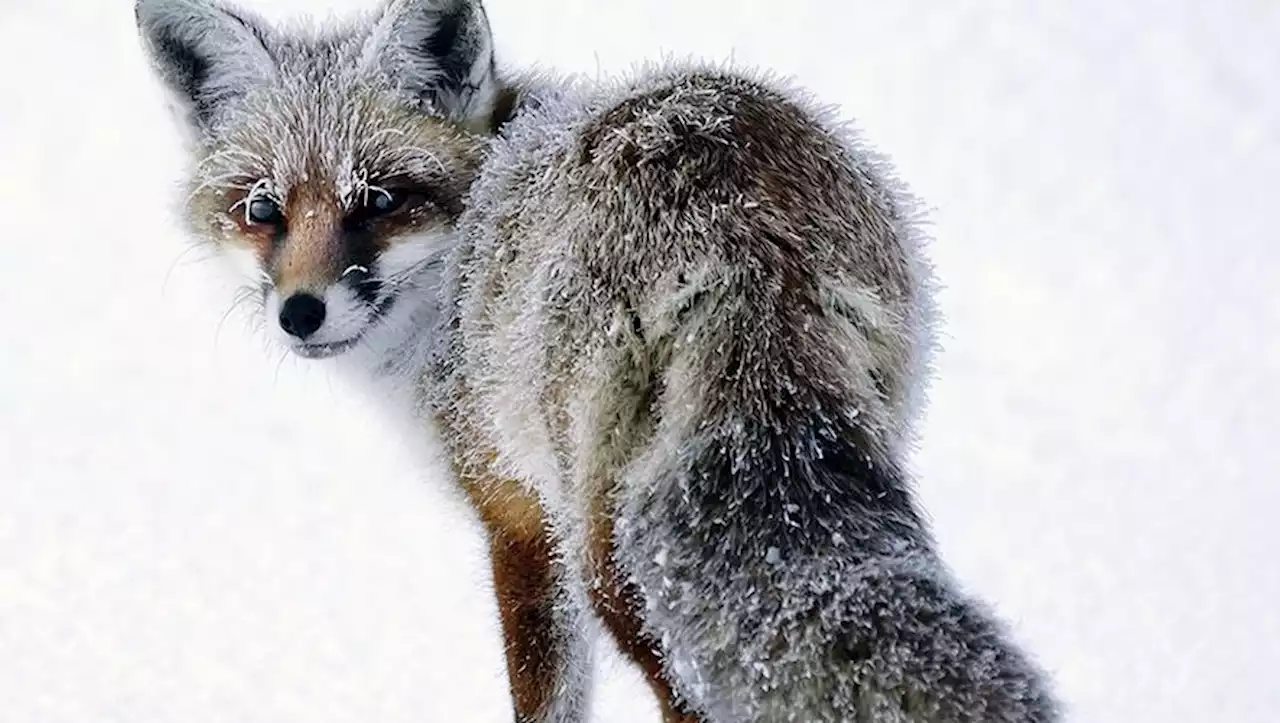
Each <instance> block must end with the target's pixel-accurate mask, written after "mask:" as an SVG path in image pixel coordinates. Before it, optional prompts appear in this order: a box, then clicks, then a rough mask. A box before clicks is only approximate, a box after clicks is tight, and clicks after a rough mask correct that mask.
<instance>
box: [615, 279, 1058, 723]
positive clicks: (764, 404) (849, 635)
mask: <svg viewBox="0 0 1280 723" xmlns="http://www.w3.org/2000/svg"><path fill="white" fill-rule="evenodd" d="M779 268H780V267H779V266H778V265H772V266H771V265H767V264H753V263H749V262H744V263H740V264H734V265H731V266H730V267H729V268H724V269H721V270H720V271H718V272H717V274H716V278H713V279H707V280H705V281H704V283H703V284H702V286H703V288H702V290H701V291H699V292H698V293H696V294H695V295H694V297H693V299H694V300H693V301H692V302H690V305H689V308H687V309H685V310H683V311H682V312H681V317H680V321H679V324H678V327H677V328H676V330H674V331H673V332H672V333H671V339H670V347H669V355H668V356H667V360H668V364H667V366H666V373H665V374H664V380H665V382H664V384H665V386H664V388H663V390H662V392H661V398H660V399H659V401H658V409H659V423H658V428H657V430H656V433H655V437H654V440H653V443H652V445H651V446H650V448H649V449H648V450H647V451H646V452H645V453H644V454H643V455H641V457H640V458H639V459H637V460H636V461H635V462H634V463H633V464H632V465H631V466H630V467H629V468H628V469H627V470H626V475H627V482H626V484H624V485H623V497H622V499H621V500H620V509H619V511H620V521H619V524H618V528H617V538H616V540H615V543H616V545H617V557H618V561H619V563H620V564H621V565H622V567H623V568H624V570H625V572H626V573H627V574H628V575H629V577H630V578H631V579H632V580H633V581H634V583H635V584H636V586H637V588H638V590H639V591H640V594H641V596H642V597H643V598H644V602H645V604H646V606H647V610H646V612H645V613H644V615H645V623H646V625H647V627H648V628H649V630H650V632H651V634H652V635H653V636H654V638H655V639H658V640H660V641H661V643H662V646H663V649H664V651H665V653H666V656H667V657H666V665H667V667H668V669H669V671H670V673H671V674H672V677H673V678H675V679H676V680H678V681H679V684H678V687H679V688H680V692H681V694H682V695H683V696H685V697H686V698H687V699H688V700H689V702H690V703H692V704H693V706H694V707H696V708H698V709H700V710H701V711H702V712H703V714H704V715H705V716H707V717H708V719H709V720H711V721H715V722H718V723H749V722H763V721H806V722H813V723H834V722H836V721H876V722H877V723H879V722H881V721H901V722H903V723H908V722H909V723H926V722H928V723H943V722H946V723H952V722H955V723H961V722H963V723H977V722H979V721H983V722H992V723H994V722H1001V723H1014V722H1017V723H1029V722H1033V721H1034V722H1037V723H1041V722H1046V721H1053V720H1056V719H1057V713H1056V710H1055V709H1056V705H1055V703H1054V701H1053V699H1052V696H1051V694H1050V692H1049V691H1048V686H1047V683H1046V682H1045V680H1044V679H1043V677H1042V675H1041V673H1040V672H1039V670H1038V669H1037V668H1036V666H1035V665H1034V663H1032V662H1030V661H1029V659H1028V658H1027V657H1026V656H1025V655H1024V654H1023V653H1022V652H1021V651H1020V650H1019V648H1018V647H1017V646H1016V645H1015V644H1014V643H1013V642H1012V641H1011V639H1010V637H1009V636H1008V634H1007V633H1006V631H1005V629H1004V628H1003V626H1002V625H1001V623H999V622H998V621H997V619H996V618H995V617H994V616H992V615H991V614H990V613H989V612H988V611H987V610H986V609H985V608H984V606H983V605H982V604H981V603H979V602H978V601H975V600H974V599H972V598H970V597H967V596H966V595H964V594H963V593H961V592H960V591H959V589H958V588H957V586H956V585H955V584H954V582H953V581H952V580H951V578H950V576H949V573H948V572H947V571H946V569H945V568H944V566H943V565H942V564H941V563H940V562H939V560H938V558H937V556H936V554H935V552H934V546H933V543H932V540H931V538H930V535H929V533H928V532H927V530H926V528H925V525H924V523H923V522H922V520H921V518H920V516H919V515H918V513H917V511H916V509H915V506H914V504H913V501H912V499H911V495H910V492H909V489H908V485H907V481H906V479H905V475H904V473H903V471H902V469H901V465H900V462H899V460H898V459H897V458H896V456H897V454H898V452H896V451H895V449H894V445H892V444H888V443H886V442H885V441H884V440H885V439H886V438H888V437H890V436H891V435H890V433H889V430H887V429H886V428H885V427H886V425H889V424H892V414H891V413H890V412H888V411H886V410H885V409H884V408H883V406H882V405H881V404H882V402H883V399H882V396H883V395H881V397H877V395H876V393H874V392H872V391H869V390H873V389H874V388H875V386H876V385H875V383H874V378H875V377H876V374H875V373H874V366H875V364H874V361H875V360H874V359H873V358H871V357H870V356H868V355H869V354H871V352H870V351H869V347H868V346H867V345H866V344H861V345H860V344H857V343H852V342H851V341H850V340H853V339H863V340H864V341H865V329H862V328H860V325H859V322H858V320H857V319H853V318H850V317H849V316H848V315H846V314H844V313H842V312H841V311H840V310H839V309H835V308H833V307H830V306H829V305H824V303H823V302H822V299H823V298H824V296H826V295H827V294H826V292H825V291H824V290H823V289H822V288H820V282H819V280H818V279H817V278H816V276H815V277H812V278H802V277H796V278H792V279H779V278H778V274H779V271H778V269H779ZM860 355H861V356H860ZM878 400H879V401H878ZM877 405H881V406H877Z"/></svg>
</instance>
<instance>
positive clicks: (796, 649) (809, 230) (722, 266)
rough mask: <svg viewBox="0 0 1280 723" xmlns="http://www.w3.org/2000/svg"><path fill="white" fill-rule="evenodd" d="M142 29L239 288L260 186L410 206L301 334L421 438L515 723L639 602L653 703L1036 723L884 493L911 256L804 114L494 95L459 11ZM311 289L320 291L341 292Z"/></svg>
mask: <svg viewBox="0 0 1280 723" xmlns="http://www.w3.org/2000/svg"><path fill="white" fill-rule="evenodd" d="M441 13H445V15H441ZM139 20H140V25H141V27H142V29H143V34H144V37H146V38H147V39H148V47H150V48H151V50H152V54H153V58H155V59H156V61H157V63H158V65H159V68H160V74H161V77H162V78H164V79H165V80H166V82H167V83H168V87H169V88H170V89H171V90H173V91H174V92H175V96H176V97H177V98H179V106H180V107H181V108H185V109H186V112H187V114H188V115H187V117H188V121H189V123H188V125H189V127H190V128H191V129H192V130H193V137H194V139H195V140H194V145H193V151H194V152H195V155H196V158H197V161H198V165H197V169H198V170H197V172H196V173H195V174H193V181H192V185H193V189H194V190H193V191H192V197H191V201H190V203H189V207H188V209H189V210H188V215H189V217H190V219H191V226H192V228H193V230H194V231H195V232H196V233H197V235H199V236H201V237H202V238H206V239H211V240H212V241H214V242H215V243H217V244H219V246H220V247H222V248H226V249H228V250H234V249H239V251H237V252H236V253H239V255H240V257H241V258H242V259H243V258H245V256H246V253H245V248H246V247H249V248H251V249H254V250H253V251H252V252H250V253H248V255H247V258H248V263H249V265H250V266H251V267H252V266H253V264H255V263H257V264H259V265H260V267H259V268H256V269H255V270H254V271H252V273H254V274H255V275H256V276H260V277H262V280H261V281H260V282H259V283H261V293H262V294H263V295H264V297H265V298H268V299H269V298H271V295H272V293H273V289H274V288H275V287H277V286H279V285H280V284H282V283H283V282H282V281H281V278H282V276H281V274H284V273H285V271H284V270H282V266H281V263H280V262H278V261H276V260H275V254H279V253H282V252H280V251H279V250H278V249H276V246H275V245H269V246H270V247H269V248H268V247H267V246H263V245H255V243H254V242H253V241H252V239H250V240H249V241H246V240H245V239H244V238H243V237H244V236H245V232H244V230H243V229H242V228H238V227H237V226H236V225H235V224H232V223H230V222H229V221H228V220H227V214H228V213H234V210H233V207H234V202H235V200H236V199H237V198H238V199H239V200H240V201H242V202H243V201H244V200H245V199H247V198H249V197H250V195H251V194H252V193H254V192H255V191H254V190H253V189H254V188H260V183H263V182H264V183H267V184H269V186H270V192H271V193H274V194H277V195H278V196H279V197H280V198H281V199H285V198H289V199H294V198H296V197H298V196H299V195H302V196H307V195H308V194H312V193H318V192H322V195H326V194H327V195H326V197H332V198H333V199H336V200H335V201H334V203H336V204H337V205H338V206H340V207H342V208H344V209H349V208H351V207H355V206H358V205H359V203H360V201H356V200H352V199H355V198H357V197H358V196H359V194H360V193H361V190H360V184H361V183H364V184H366V185H367V186H376V187H377V188H381V186H379V185H377V184H390V183H393V182H394V183H408V184H409V185H410V186H413V187H414V188H420V189H421V190H422V193H424V194H425V193H430V194H434V197H436V198H437V200H438V202H437V203H435V204H432V206H431V210H430V211H418V210H414V211H412V212H410V213H409V215H408V216H406V220H405V221H404V222H403V223H401V224H399V225H394V226H389V227H386V228H385V229H383V231H381V232H380V233H382V234H383V235H384V236H385V237H386V238H385V239H383V240H382V241H381V242H380V243H379V244H375V245H374V247H373V248H374V251H371V252H369V253H371V254H372V255H371V256H370V258H371V259H372V261H371V262H370V263H373V264H374V265H375V266H376V267H377V268H378V269H379V271H378V272H376V273H372V274H371V276H372V277H373V278H374V280H376V281H381V282H382V283H380V284H378V285H377V286H378V288H377V290H376V292H374V293H373V294H372V298H370V299H367V300H366V302H365V303H366V304H367V307H368V308H367V309H366V308H365V307H363V306H358V305H357V306H356V307H355V308H358V309H361V310H362V311H360V312H359V313H356V312H352V313H355V314H356V315H355V316H350V315H348V316H347V317H344V319H345V321H344V322H343V323H345V324H348V326H350V327H351V328H358V329H357V331H358V332H359V333H355V332H351V333H352V336H351V338H352V339H353V340H354V342H353V343H352V344H350V345H346V346H343V347H342V348H341V349H340V350H339V349H331V350H330V351H332V353H333V354H334V355H337V354H338V353H339V352H341V353H342V355H341V357H340V359H342V360H349V361H352V362H355V363H354V364H351V365H350V366H349V368H350V369H351V370H353V371H356V372H358V373H360V374H362V375H364V377H365V378H366V379H367V380H369V381H373V382H376V383H379V384H382V385H383V386H381V387H378V388H381V389H382V390H383V391H382V394H383V395H384V396H388V397H395V399H394V401H395V402H397V403H400V404H402V405H404V407H405V408H407V409H411V410H413V412H414V413H415V414H416V415H417V417H418V418H420V419H421V420H422V421H423V422H424V423H429V424H435V425H437V426H438V428H439V431H440V433H441V436H442V437H443V439H444V440H445V441H446V446H447V447H448V449H449V452H450V453H451V457H452V463H453V469H454V471H455V473H456V474H457V475H458V480H459V483H460V484H461V485H462V486H463V488H464V489H465V490H467V492H468V493H469V494H470V495H471V498H472V501H473V502H475V504H476V507H477V510H478V511H479V512H480V515H481V518H482V519H483V520H484V521H485V523H486V526H487V529H488V532H489V535H490V538H491V540H493V541H494V547H493V550H494V554H495V579H496V580H498V584H499V588H500V589H499V597H500V603H501V604H502V606H504V607H503V610H504V611H515V612H513V613H512V614H513V615H517V616H519V615H524V616H525V617H521V618H519V619H520V620H521V621H522V623H521V625H520V626H516V628H512V629H511V630H516V632H514V633H513V632H511V631H510V630H509V632H508V648H509V659H508V665H509V674H510V675H511V676H512V687H513V695H515V700H516V709H517V718H518V720H521V721H548V722H550V721H556V722H559V723H568V722H571V721H582V720H586V718H587V717H588V711H589V681H590V674H589V671H588V669H587V664H588V661H589V658H590V655H589V653H590V648H589V643H588V636H587V634H586V632H585V631H586V630H587V629H589V628H590V627H592V624H591V622H590V620H588V619H587V616H588V615H589V614H590V610H591V609H592V608H594V609H595V611H596V612H598V613H600V615H601V616H602V617H603V618H604V619H606V620H608V619H610V615H613V616H614V618H615V619H621V620H624V621H625V620H627V619H629V618H628V616H630V617H632V618H634V619H635V620H637V621H638V630H637V631H632V632H631V633H627V634H628V635H630V636H631V637H630V638H629V639H626V640H623V639H622V638H620V643H621V644H623V646H624V647H629V648H630V649H632V650H633V653H634V654H635V655H636V656H637V660H640V661H641V662H642V664H643V656H644V655H645V654H646V650H647V649H648V648H656V652H657V656H658V660H660V666H659V669H658V670H656V671H650V672H651V679H652V680H653V681H654V683H655V690H658V691H659V694H660V695H663V694H664V692H663V691H664V690H665V691H667V693H669V694H670V695H669V698H670V700H667V701H664V710H665V711H666V715H667V720H669V721H679V720H683V721H694V720H705V721H714V722H717V723H737V722H741V721H761V722H763V721H813V722H815V723H818V722H835V721H877V722H878V721H886V722H888V721H897V722H902V723H962V722H963V723H977V722H978V721H996V722H1002V723H1015V722H1036V723H1040V722H1047V721H1054V720H1057V719H1058V713H1057V710H1056V709H1057V705H1056V703H1055V701H1054V698H1053V696H1052V694H1051V692H1050V690H1049V685H1048V683H1047V681H1046V679H1045V678H1044V676H1043V675H1042V673H1041V672H1040V670H1039V669H1038V667H1037V666H1036V665H1035V664H1034V663H1033V662H1032V661H1031V660H1030V659H1029V658H1028V657H1027V656H1026V655H1025V654H1024V653H1022V652H1021V651H1020V650H1019V647H1018V646H1017V645H1016V643H1015V642H1014V641H1013V639H1012V638H1011V636H1010V634H1009V633H1008V632H1007V631H1006V629H1005V627H1004V626H1003V624H1002V623H1000V622H999V621H998V619H997V618H996V617H995V616H994V615H993V613H992V612H991V611H989V610H988V609H987V608H986V606H985V605H983V604H982V603H981V602H979V601H977V600H975V599H974V598H973V597H971V596H970V595H968V594H966V593H965V592H963V591H962V590H961V588H960V586H959V584H958V583H957V582H956V581H955V580H954V579H953V578H952V576H951V574H950V573H949V572H948V570H947V569H946V567H945V565H944V564H943V563H942V562H941V560H940V558H939V555H938V552H937V550H936V549H935V545H934V542H933V540H932V538H931V536H930V534H929V532H928V530H927V529H926V525H925V523H924V522H923V520H922V518H921V515H920V513H919V511H918V509H917V507H916V505H915V503H914V502H913V499H912V496H911V492H910V482H909V473H908V470H907V463H906V455H907V453H908V450H909V447H910V444H911V441H912V438H913V422H914V419H915V417H916V415H917V411H918V408H919V407H920V405H921V403H922V399H923V389H924V386H925V380H926V377H927V369H928V356H929V350H930V347H931V345H932V337H931V333H930V331H931V328H932V323H933V319H932V302H931V298H930V285H931V282H930V274H929V270H928V268H927V265H926V263H925V262H924V260H923V249H922V248H921V238H920V235H919V232H918V231H917V230H916V229H917V225H916V222H917V219H916V218H915V211H914V207H913V204H912V202H911V201H910V199H909V198H908V197H907V196H906V194H905V193H904V192H903V191H902V190H901V189H899V187H898V186H897V184H896V182H894V181H893V180H892V176H891V174H890V173H889V170H888V167H887V165H886V163H885V162H884V161H883V160H881V159H880V158H879V157H877V156H876V155H875V154H874V153H872V152H871V151H870V150H869V149H868V148H867V147H866V146H865V145H864V143H863V142H862V141H861V140H860V139H859V137H858V136H857V135H856V134H855V133H854V132H853V131H852V130H850V129H849V128H848V127H846V126H844V125H843V124H841V123H840V122H838V121H837V120H836V118H835V117H834V116H833V114H832V113H831V112H829V111H826V110H822V109H820V108H819V107H818V106H817V105H816V104H815V103H814V102H813V101H812V100H810V99H809V98H808V97H807V96H805V95H804V94H802V93H800V92H799V91H797V90H795V89H794V88H792V87H791V86H790V85H789V84H787V83H784V82H781V81H779V80H777V79H774V78H772V77H768V76H764V75H760V74H755V73H750V72H744V71H741V70H735V69H732V68H725V67H717V66H710V65H704V64H698V63H667V64H664V65H661V66H652V67H647V68H645V69H643V70H641V71H639V72H636V73H632V74H630V75H629V76H627V77H625V78H619V79H615V80H613V81H597V82H587V81H583V80H581V79H577V80H571V79H566V78H558V77H554V76H550V75H540V76H535V75H527V76H518V77H515V78H514V79H511V80H509V82H510V83H511V84H512V86H513V87H514V88H515V89H516V90H518V91H519V101H518V103H517V105H516V106H515V109H514V113H513V114H512V115H511V116H510V117H509V118H508V117H507V114H506V112H505V111H504V110H501V109H500V108H499V106H500V105H501V102H500V97H501V95H502V91H501V89H500V87H499V86H500V82H499V80H498V79H497V77H496V76H495V75H494V66H493V60H492V43H491V41H490V40H489V37H488V27H487V24H486V23H484V22H483V10H482V9H481V8H480V6H479V5H478V4H476V3H472V2H466V1H465V0H452V1H449V0H417V2H413V1H412V0H411V1H410V2H399V1H397V2H394V3H392V4H390V5H389V6H388V7H386V8H384V9H383V11H382V13H381V14H380V15H376V16H370V17H369V18H368V20H367V22H365V23H363V24H352V25H351V26H349V27H346V28H341V29H336V30H332V31H329V32H326V33H310V32H300V31H295V32H293V33H281V32H278V31H273V30H269V29H266V28H263V27H262V26H261V25H260V24H259V23H258V22H257V21H255V20H252V19H250V18H249V16H247V15H245V14H244V13H241V12H239V11H234V12H232V11H229V10H227V9H225V8H222V9H220V8H218V7H216V6H212V5H208V4H205V3H202V2H199V1H198V0H142V1H141V3H140V5H139ZM449 24H452V25H453V29H452V30H450V31H449V32H448V33H447V34H448V35H449V38H448V41H449V42H442V41H441V40H440V38H438V37H436V35H438V34H439V29H440V28H442V27H446V26H447V25H449ZM433 34H435V35H433ZM175 48H176V49H175ZM191 58H195V59H196V60H197V61H199V62H186V61H187V60H189V59H191ZM192 68H196V69H197V70H195V71H193V70H192ZM197 71H198V72H197ZM499 125H500V126H501V130H500V132H499V133H498V135H497V136H496V137H492V138H484V137H481V136H479V135H476V134H475V131H477V130H478V129H484V128H489V127H497V126H499ZM388 139H396V140H395V141H394V142H391V141H389V140H388ZM211 169H212V170H211ZM227 179H231V180H227ZM264 179H265V180H264ZM317 179H319V180H317ZM405 179H408V180H407V181H406V180H405ZM317 188H318V189H320V190H319V191H316V190H315V189H317ZM297 189H311V190H309V191H306V192H305V193H304V192H303V191H301V190H297ZM228 194H229V195H228ZM365 195H366V197H367V190H366V191H365ZM451 199H453V200H456V204H453V203H451ZM228 200H230V201H232V204H231V207H227V206H226V202H227V201H228ZM219 204H222V205H219ZM455 206H456V207H455ZM320 207H322V208H323V207H324V206H323V204H321V206H320ZM290 208H293V207H292V206H291V207H290ZM298 213H301V212H300V211H299V212H298ZM308 213H310V211H308ZM289 228H290V229H292V228H293V221H292V220H291V221H290V227H289ZM344 228H345V226H344ZM296 233H301V232H300V231H299V232H294V231H292V230H290V231H289V232H287V233H286V232H282V234H281V236H280V237H279V238H277V239H276V240H275V242H273V243H274V244H280V243H282V244H283V245H284V247H285V248H286V249H288V248H289V247H290V246H289V245H290V244H302V243H303V242H302V241H296V240H294V239H293V236H294V235H295V234H296ZM306 243H307V244H310V243H312V242H311V241H307V242H306ZM333 243H339V242H338V241H334V242H333ZM341 243H342V244H346V246H343V248H347V247H349V246H351V245H352V244H354V243H355V242H353V241H346V240H344V241H341ZM305 250H306V249H304V251H305ZM297 253H302V252H301V251H299V252H297ZM335 253H337V252H336V251H335ZM352 253H354V252H352ZM289 258H293V257H289ZM298 258H304V259H305V258H307V257H306V256H305V255H304V256H299V257H298ZM440 260H443V261H444V263H443V266H442V265H441V264H440V263H439V261H440ZM286 265H287V264H286ZM334 268H335V269H336V268H337V267H334ZM321 276H323V278H324V280H323V284H328V285H329V286H327V287H326V289H325V293H326V299H327V298H329V297H328V296H327V294H328V293H329V290H331V289H332V288H333V287H341V286H342V285H343V284H347V283H350V282H348V280H347V279H346V278H345V277H346V274H345V272H344V274H343V276H337V275H336V274H335V273H329V274H328V276H324V275H323V274H321ZM364 281H367V279H366V280H364ZM364 281H359V280H358V281H357V282H355V283H357V284H359V283H364ZM315 283H321V282H315ZM323 284H322V285H323ZM358 288H360V289H364V287H363V286H360V287H358ZM337 296H341V295H340V294H338V295H337ZM344 298H345V297H344ZM388 299H391V300H393V301H394V303H393V304H390V305H389V307H388V305H387V303H386V301H387V300H388ZM343 303H346V302H343ZM350 303H353V304H354V303H357V302H350ZM268 306H269V304H268ZM384 307H386V308H384ZM360 314H364V316H360ZM352 319H355V321H352ZM300 353H302V352H301V351H300ZM316 355H319V354H316ZM326 355H327V353H326ZM544 539H545V540H546V541H547V544H553V545H554V553H553V554H552V555H551V556H550V557H549V558H548V557H547V556H546V555H542V556H539V554H538V544H539V540H544ZM499 543H501V544H499ZM521 555H524V556H523V557H522V556H521ZM526 560H528V561H532V562H529V563H528V564H526V563H525V562H524V561H526ZM504 561H505V562H504ZM508 563H510V564H508ZM540 566H541V567H540ZM542 568H545V569H546V574H545V575H543V576H542V577H538V575H536V574H532V573H530V571H531V570H532V571H533V573H537V572H538V570H540V569H542ZM527 573H528V574H530V575H532V577H530V578H529V579H527V580H526V579H525V576H526V574H527ZM522 586H523V587H522ZM611 586H612V587H616V588H618V589H619V590H621V591H622V593H621V594H620V595H618V596H617V597H615V598H612V599H611V600H612V602H611V603H601V602H600V599H601V598H600V597H599V594H600V591H601V590H603V589H606V588H611ZM544 587H545V591H544ZM519 590H525V591H526V592H525V593H521V594H525V595H526V596H527V597H526V598H522V599H521V600H517V601H516V602H514V603H513V602H512V601H511V600H509V599H507V597H505V596H507V595H508V594H510V595H515V594H517V593H516V592H511V591H519ZM530 590H531V591H532V592H528V591H530ZM504 591H507V592H504ZM544 605H545V607H542V606H544ZM619 606H622V607H625V608H626V610H624V611H622V612H619V610H618V607H619ZM530 611H532V612H530ZM611 629H612V630H614V632H615V634H620V633H619V632H618V631H619V630H625V629H626V626H625V625H622V626H620V627H619V626H616V625H615V626H613V627H612V628H611ZM544 633H545V635H544ZM531 641H532V642H531Z"/></svg>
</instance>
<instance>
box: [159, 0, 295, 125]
mask: <svg viewBox="0 0 1280 723" xmlns="http://www.w3.org/2000/svg"><path fill="white" fill-rule="evenodd" d="M134 13H135V15H136V17H137V22H138V32H139V33H140V34H141V36H142V41H143V45H144V47H145V49H146V51H147V54H148V55H149V56H150V59H151V62H152V65H153V66H154V67H155V70H156V72H157V74H158V75H159V76H160V78H161V80H163V81H164V83H165V85H166V86H167V87H168V89H169V91H170V93H171V94H172V95H173V97H174V100H175V101H176V103H177V105H178V109H179V111H180V112H181V114H182V115H184V116H186V120H187V122H188V123H189V124H190V125H192V126H194V127H195V128H196V129H197V130H207V129H208V128H209V127H210V126H211V125H212V124H213V123H214V121H215V120H216V119H217V116H218V113H219V111H220V110H221V109H222V108H223V107H224V106H225V105H226V103H227V102H228V101H231V100H233V99H235V98H238V97H241V96H243V95H244V94H245V93H246V92H247V91H248V90H249V89H250V88H252V87H253V86H255V85H258V84H262V83H266V82H270V81H271V79H273V78H274V77H275V73H276V64H275V61H274V60H273V59H272V56H271V51H270V50H269V46H268V43H269V41H270V37H269V35H270V30H269V29H268V28H267V26H266V25H265V24H264V23H263V22H262V21H261V20H259V19H258V18H257V17H256V16H254V15H252V14H250V13H248V12H245V11H242V10H238V9H232V8H229V7H225V6H223V5H220V4H216V3H215V2H214V0H137V4H136V5H135V6H134Z"/></svg>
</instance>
